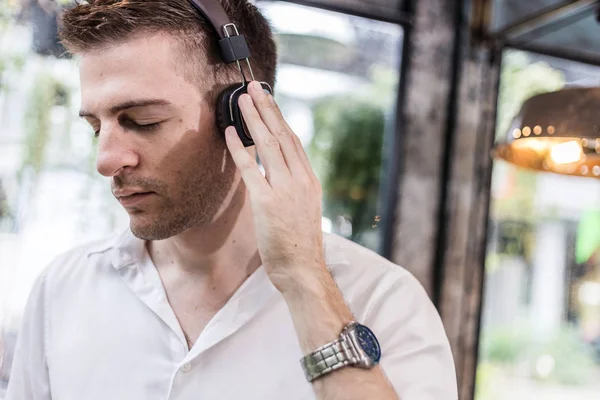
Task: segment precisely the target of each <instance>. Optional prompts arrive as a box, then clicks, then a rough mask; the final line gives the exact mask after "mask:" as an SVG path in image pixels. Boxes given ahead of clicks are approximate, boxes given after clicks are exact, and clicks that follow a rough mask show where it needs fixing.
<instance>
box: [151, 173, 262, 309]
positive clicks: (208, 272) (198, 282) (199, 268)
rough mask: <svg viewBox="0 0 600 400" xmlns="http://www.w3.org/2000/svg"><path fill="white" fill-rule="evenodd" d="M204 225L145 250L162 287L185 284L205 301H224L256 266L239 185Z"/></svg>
mask: <svg viewBox="0 0 600 400" xmlns="http://www.w3.org/2000/svg"><path fill="white" fill-rule="evenodd" d="M225 204H227V206H226V207H225V208H224V209H223V210H221V211H220V213H219V215H217V217H216V218H215V220H214V221H213V222H212V223H211V224H208V225H205V226H200V227H194V228H191V229H188V230H187V231H185V232H183V233H181V234H179V235H177V236H173V237H170V238H168V239H166V240H161V241H148V242H147V244H146V246H147V249H148V253H149V254H150V257H151V259H152V261H153V262H154V265H155V266H156V268H157V269H158V271H159V274H160V276H161V279H162V280H163V284H164V285H165V289H167V291H169V286H170V287H171V288H177V287H178V286H179V285H180V283H179V282H183V281H185V282H188V283H187V285H189V284H191V285H193V286H194V287H196V288H197V290H198V291H199V292H201V293H203V295H202V297H203V298H204V299H205V300H206V301H209V302H211V303H212V302H213V301H214V302H215V305H216V304H220V303H223V302H226V301H227V300H228V299H229V297H231V295H233V293H234V292H235V291H236V290H237V288H238V287H239V286H240V285H241V284H242V283H243V282H244V281H245V280H246V279H247V278H248V277H249V276H250V275H251V274H252V273H253V272H254V271H255V270H256V269H257V268H258V267H259V266H260V264H261V261H260V257H259V255H258V250H257V247H256V238H255V234H254V223H253V216H252V210H251V207H250V201H249V198H248V197H247V191H246V188H245V186H244V185H243V184H241V185H240V186H239V187H238V188H237V189H236V190H235V193H232V196H231V198H230V199H227V200H226V202H225Z"/></svg>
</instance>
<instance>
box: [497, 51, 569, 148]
mask: <svg viewBox="0 0 600 400" xmlns="http://www.w3.org/2000/svg"><path fill="white" fill-rule="evenodd" d="M564 85H565V77H564V75H563V74H562V72H560V71H558V70H556V69H554V68H552V67H551V66H550V65H548V64H547V63H545V62H535V63H532V62H531V60H530V59H529V57H528V56H527V54H526V53H523V52H520V51H509V52H506V53H505V56H504V61H503V63H502V71H501V75H500V92H499V94H498V96H499V97H498V120H497V123H496V135H497V137H498V138H503V137H504V135H505V134H506V132H507V131H508V129H509V128H510V125H511V123H512V120H513V118H514V117H516V116H517V114H518V113H519V110H520V109H521V106H522V105H523V103H524V102H525V100H527V99H528V98H530V97H533V96H535V95H538V94H541V93H548V92H555V91H557V90H560V89H562V88H563V87H564Z"/></svg>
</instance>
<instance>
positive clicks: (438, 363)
mask: <svg viewBox="0 0 600 400" xmlns="http://www.w3.org/2000/svg"><path fill="white" fill-rule="evenodd" d="M386 275H387V276H385V278H384V279H383V280H382V282H380V285H379V287H378V288H377V289H376V293H377V296H375V297H374V301H373V302H372V303H371V304H370V305H369V311H368V312H367V319H366V321H367V323H366V325H367V326H371V327H372V329H373V330H374V332H375V334H376V336H377V337H378V339H379V342H380V346H381V352H382V356H381V361H380V364H381V367H382V369H383V371H384V373H385V375H386V376H387V378H388V380H389V381H390V382H391V384H392V385H393V386H394V388H395V389H396V392H397V393H398V395H399V397H400V399H401V400H457V399H458V390H457V382H456V371H455V366H454V360H453V357H452V352H451V350H450V343H449V341H448V338H447V336H446V332H445V330H444V326H443V325H442V321H441V318H440V316H439V314H438V312H437V310H436V308H435V307H434V306H433V303H432V302H431V300H430V299H429V296H428V295H427V293H426V292H425V289H424V288H423V286H422V285H421V284H420V283H419V281H418V280H417V279H416V278H415V277H414V276H412V275H411V274H408V273H407V274H402V275H399V274H397V273H396V272H393V273H390V274H386Z"/></svg>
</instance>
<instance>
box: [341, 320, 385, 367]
mask: <svg viewBox="0 0 600 400" xmlns="http://www.w3.org/2000/svg"><path fill="white" fill-rule="evenodd" d="M357 329H358V330H363V331H366V332H367V333H369V335H370V336H371V338H372V339H373V341H374V342H375V344H376V345H377V357H375V358H374V357H371V355H369V354H368V353H367V352H366V351H365V349H364V348H363V347H362V345H361V343H360V340H359V338H358V335H357ZM343 334H344V335H346V336H347V337H348V339H349V341H350V342H351V343H352V347H353V348H354V350H355V354H356V356H357V357H356V358H355V359H352V364H353V365H354V366H357V367H360V368H373V367H374V366H375V365H377V364H379V361H380V360H381V346H380V344H379V340H377V336H375V334H374V333H373V331H372V330H371V329H369V327H367V326H365V325H362V324H359V323H357V322H352V323H350V324H348V325H347V326H346V328H344V331H343Z"/></svg>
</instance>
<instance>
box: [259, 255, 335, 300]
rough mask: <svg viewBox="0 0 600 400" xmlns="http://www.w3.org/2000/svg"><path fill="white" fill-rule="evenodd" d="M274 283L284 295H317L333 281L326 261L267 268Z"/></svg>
mask: <svg viewBox="0 0 600 400" xmlns="http://www.w3.org/2000/svg"><path fill="white" fill-rule="evenodd" d="M267 271H268V276H269V279H270V280H271V282H272V283H273V285H274V286H275V287H276V288H277V290H279V292H281V294H282V295H283V296H284V297H287V296H302V297H304V296H305V295H313V296H314V295H317V296H318V294H319V293H320V292H321V291H323V290H324V289H325V286H327V282H329V281H332V282H333V279H332V278H331V274H330V273H329V270H328V269H327V265H326V264H325V262H319V261H316V262H311V263H302V264H296V265H286V266H278V268H267Z"/></svg>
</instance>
